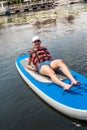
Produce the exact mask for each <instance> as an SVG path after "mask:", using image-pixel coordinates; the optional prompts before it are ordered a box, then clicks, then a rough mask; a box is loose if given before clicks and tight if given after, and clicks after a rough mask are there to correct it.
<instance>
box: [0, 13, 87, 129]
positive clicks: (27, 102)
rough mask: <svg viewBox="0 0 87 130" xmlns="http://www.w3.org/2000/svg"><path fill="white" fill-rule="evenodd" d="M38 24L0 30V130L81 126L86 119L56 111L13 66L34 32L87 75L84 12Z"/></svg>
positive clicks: (86, 126)
mask: <svg viewBox="0 0 87 130" xmlns="http://www.w3.org/2000/svg"><path fill="white" fill-rule="evenodd" d="M46 22H47V24H45V26H41V27H40V28H36V27H35V26H33V25H22V26H11V27H9V28H8V27H6V28H5V29H1V30H0V128H1V130H24V129H25V130H29V129H32V130H35V129H37V130H60V129H65V130H70V128H72V129H73V130H77V129H78V127H79V129H81V130H83V129H84V130H86V129H87V122H85V123H84V122H79V121H76V120H71V119H69V118H66V116H62V114H60V113H58V112H57V113H56V112H55V111H54V110H53V109H51V108H50V107H48V106H47V105H46V104H45V103H43V101H42V100H39V98H38V97H37V96H36V95H35V94H34V93H33V92H32V91H31V90H30V89H28V87H27V85H26V84H25V83H24V82H23V80H22V79H21V77H20V76H19V75H18V72H17V70H16V67H15V59H16V57H17V56H18V55H20V54H21V53H26V52H27V50H28V49H30V48H31V39H32V36H33V35H35V34H37V35H40V37H41V39H42V44H43V45H45V46H46V47H47V48H48V49H49V50H50V52H51V54H52V56H53V57H54V58H61V59H63V60H64V61H65V62H66V63H67V65H68V66H69V67H70V68H73V69H74V70H76V71H78V72H80V73H82V74H84V75H85V76H87V12H81V13H80V14H79V15H78V16H76V17H75V18H74V19H73V22H72V23H69V22H67V20H66V19H65V18H63V19H61V20H58V19H57V20H56V24H53V23H51V24H50V25H49V24H48V21H46Z"/></svg>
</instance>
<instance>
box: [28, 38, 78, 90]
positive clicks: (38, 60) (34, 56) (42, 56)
mask: <svg viewBox="0 0 87 130" xmlns="http://www.w3.org/2000/svg"><path fill="white" fill-rule="evenodd" d="M32 45H33V48H32V49H31V50H29V58H28V63H27V68H28V69H30V70H33V71H38V72H39V73H40V74H42V75H45V76H49V77H50V78H51V80H52V81H53V82H54V83H55V84H57V85H59V86H61V87H63V89H64V90H68V89H70V88H71V87H72V86H73V85H79V84H80V82H79V81H77V80H76V79H75V78H74V77H73V76H72V74H71V73H70V71H69V69H68V67H67V66H66V64H65V63H64V62H63V60H61V59H55V60H54V59H53V58H52V57H51V55H50V53H49V51H48V50H47V49H46V48H45V47H43V46H41V40H40V38H39V36H34V37H33V38H32ZM31 62H33V64H34V66H32V65H31ZM58 68H61V71H62V72H63V73H64V74H65V75H66V76H67V77H68V78H69V79H70V81H71V84H67V83H64V82H62V81H61V80H60V79H59V78H58V75H57V74H56V73H55V70H56V69H58Z"/></svg>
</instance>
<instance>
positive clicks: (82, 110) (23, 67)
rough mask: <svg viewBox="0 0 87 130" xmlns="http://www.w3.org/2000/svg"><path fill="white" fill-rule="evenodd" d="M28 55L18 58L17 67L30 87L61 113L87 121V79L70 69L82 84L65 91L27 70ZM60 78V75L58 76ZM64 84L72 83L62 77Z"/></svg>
mask: <svg viewBox="0 0 87 130" xmlns="http://www.w3.org/2000/svg"><path fill="white" fill-rule="evenodd" d="M27 60H28V54H24V55H21V56H18V57H17V58H16V67H17V70H18V72H19V74H20V75H21V77H22V78H23V79H24V81H25V82H26V83H27V84H28V85H29V87H30V88H31V89H32V90H33V91H34V92H35V93H36V94H37V95H38V96H40V97H41V98H42V99H43V100H44V101H45V102H46V103H48V104H49V105H50V106H52V107H53V108H54V109H56V110H58V111H59V112H61V113H63V114H65V115H67V116H69V117H71V118H75V119H80V120H87V77H85V76H83V75H81V74H79V73H78V72H75V71H74V70H72V69H70V71H71V73H72V75H73V76H74V77H75V78H76V79H77V80H79V81H80V82H81V84H80V85H78V86H73V87H72V88H71V89H69V90H67V91H64V90H63V88H62V87H60V86H58V85H56V84H54V83H53V82H52V81H51V80H50V79H49V78H48V77H45V76H42V75H40V74H38V73H37V72H34V71H31V70H29V69H27ZM58 76H59V74H58ZM60 78H61V79H62V80H63V82H65V83H70V81H69V79H68V78H64V76H61V77H60Z"/></svg>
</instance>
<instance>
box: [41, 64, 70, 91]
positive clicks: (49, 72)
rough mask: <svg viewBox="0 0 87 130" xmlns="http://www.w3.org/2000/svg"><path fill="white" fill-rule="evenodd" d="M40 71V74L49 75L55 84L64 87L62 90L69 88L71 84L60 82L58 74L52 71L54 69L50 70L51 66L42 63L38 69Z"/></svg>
mask: <svg viewBox="0 0 87 130" xmlns="http://www.w3.org/2000/svg"><path fill="white" fill-rule="evenodd" d="M40 73H41V74H42V75H46V76H49V77H50V78H51V80H52V81H53V82H54V83H55V84H57V85H60V86H61V87H63V88H64V90H67V89H69V88H70V87H71V86H72V84H67V83H64V82H62V81H61V80H60V79H59V78H58V76H57V75H56V73H55V72H54V70H52V68H51V67H49V66H48V65H43V66H42V67H41V69H40Z"/></svg>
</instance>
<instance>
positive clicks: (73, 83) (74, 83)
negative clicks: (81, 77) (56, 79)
mask: <svg viewBox="0 0 87 130" xmlns="http://www.w3.org/2000/svg"><path fill="white" fill-rule="evenodd" d="M71 84H72V85H80V84H81V83H80V82H79V81H75V82H72V83H71Z"/></svg>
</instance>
